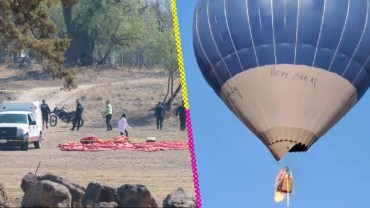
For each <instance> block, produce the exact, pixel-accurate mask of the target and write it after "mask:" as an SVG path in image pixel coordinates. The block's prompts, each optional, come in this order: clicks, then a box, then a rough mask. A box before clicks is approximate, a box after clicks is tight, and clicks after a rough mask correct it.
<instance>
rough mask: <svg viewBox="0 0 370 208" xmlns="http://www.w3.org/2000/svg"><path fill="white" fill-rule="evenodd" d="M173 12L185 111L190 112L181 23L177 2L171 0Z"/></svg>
mask: <svg viewBox="0 0 370 208" xmlns="http://www.w3.org/2000/svg"><path fill="white" fill-rule="evenodd" d="M171 10H172V18H173V31H174V34H175V42H176V51H177V62H178V66H179V71H180V82H181V92H182V99H183V101H184V107H185V109H187V110H188V109H189V107H190V106H189V102H188V91H187V88H186V78H185V69H184V59H183V57H182V48H181V38H180V28H179V21H178V18H177V7H176V0H171Z"/></svg>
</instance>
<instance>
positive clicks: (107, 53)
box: [98, 45, 113, 64]
mask: <svg viewBox="0 0 370 208" xmlns="http://www.w3.org/2000/svg"><path fill="white" fill-rule="evenodd" d="M112 48H113V45H109V48H108V51H107V52H106V53H105V54H104V57H103V58H102V59H101V60H100V61H99V62H98V64H104V63H105V62H106V61H107V60H108V58H109V55H110V54H111V52H112Z"/></svg>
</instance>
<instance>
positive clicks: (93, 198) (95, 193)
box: [82, 182, 103, 207]
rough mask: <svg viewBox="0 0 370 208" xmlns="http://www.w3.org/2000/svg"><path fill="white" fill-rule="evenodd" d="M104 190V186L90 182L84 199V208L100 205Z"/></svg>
mask: <svg viewBox="0 0 370 208" xmlns="http://www.w3.org/2000/svg"><path fill="white" fill-rule="evenodd" d="M102 190H103V185H102V184H100V183H98V182H90V183H89V185H87V188H86V191H85V194H84V196H83V197H82V206H83V207H92V206H94V205H95V204H97V203H99V198H100V194H101V192H102Z"/></svg>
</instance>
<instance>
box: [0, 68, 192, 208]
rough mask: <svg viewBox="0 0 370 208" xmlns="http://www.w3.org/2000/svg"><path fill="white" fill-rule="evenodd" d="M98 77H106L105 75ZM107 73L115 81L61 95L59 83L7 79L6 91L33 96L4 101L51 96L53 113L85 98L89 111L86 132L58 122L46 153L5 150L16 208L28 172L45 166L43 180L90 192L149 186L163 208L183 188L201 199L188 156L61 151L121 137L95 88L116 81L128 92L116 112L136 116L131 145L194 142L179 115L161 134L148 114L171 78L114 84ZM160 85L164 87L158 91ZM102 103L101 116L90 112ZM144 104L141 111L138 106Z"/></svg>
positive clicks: (5, 176)
mask: <svg viewBox="0 0 370 208" xmlns="http://www.w3.org/2000/svg"><path fill="white" fill-rule="evenodd" d="M89 73H92V75H91V76H96V77H99V76H97V75H95V74H94V73H95V72H94V71H92V72H89ZM97 73H98V74H100V75H101V74H102V72H97ZM104 73H106V74H107V75H110V76H112V78H109V77H107V78H105V80H99V79H96V80H95V81H94V82H91V80H92V79H91V78H86V75H84V76H81V77H80V80H81V81H80V82H81V86H80V87H79V89H77V90H75V91H73V92H70V93H68V92H64V91H60V90H59V89H58V86H59V85H58V82H55V81H52V80H45V79H43V78H40V79H32V80H30V79H27V78H24V77H23V78H19V75H18V74H17V75H14V76H13V77H11V76H10V77H9V76H8V77H6V78H1V80H0V90H4V89H6V90H8V89H18V90H19V89H25V88H26V89H28V90H30V89H31V90H30V92H22V93H8V94H6V95H4V96H8V95H10V96H12V97H15V98H17V100H19V98H28V99H33V100H41V99H42V98H43V97H45V95H48V101H49V102H50V103H52V104H49V105H50V107H52V105H53V104H57V103H59V104H60V102H61V101H63V102H65V103H71V105H70V106H73V101H74V99H75V98H81V97H84V100H83V102H84V103H86V104H85V111H87V112H86V120H85V125H84V127H82V128H81V129H80V131H71V130H69V129H70V127H71V125H69V126H66V124H65V123H61V122H58V124H57V125H56V126H55V127H49V128H48V129H45V130H44V140H43V143H42V147H41V149H34V148H33V145H32V144H31V145H30V149H29V150H28V151H27V152H24V151H20V150H0V158H1V160H0V167H1V168H0V182H2V183H4V185H5V188H6V192H7V194H8V198H9V201H10V204H11V205H12V206H20V201H21V198H22V196H23V192H22V190H21V188H20V184H21V180H22V178H23V177H24V176H25V175H26V174H27V173H28V172H35V171H36V168H37V166H38V164H39V162H41V164H40V167H39V169H38V172H37V175H44V174H46V173H52V174H55V175H58V176H61V177H63V178H65V179H68V180H69V181H71V182H74V183H77V184H80V185H82V186H85V187H86V186H87V185H88V183H89V182H91V181H99V182H103V183H105V184H107V185H111V186H116V187H118V186H121V185H123V184H143V185H145V186H147V188H148V189H149V190H150V192H151V193H152V195H153V196H154V198H155V199H156V201H157V203H158V205H160V206H161V205H162V201H163V199H164V198H165V197H166V196H167V195H168V194H169V193H170V192H171V191H172V190H174V189H177V188H180V187H182V188H184V189H185V190H186V191H187V192H188V193H190V194H192V195H195V194H194V185H193V177H192V169H191V162H190V153H189V151H188V150H172V151H158V152H141V151H124V150H116V151H100V152H73V151H70V152H65V151H60V150H59V148H58V147H57V146H58V144H62V143H66V142H77V141H79V140H80V139H81V138H84V137H86V136H91V135H94V136H97V137H99V138H101V139H108V138H114V137H115V136H117V135H118V132H117V123H116V120H117V119H118V115H116V116H115V118H114V119H113V126H114V129H113V131H106V127H105V125H104V119H103V118H102V117H101V115H100V108H101V107H100V105H101V106H102V107H103V106H104V104H103V102H104V100H105V99H106V96H104V95H106V92H103V91H102V90H100V91H97V90H95V91H94V89H96V88H94V85H97V84H100V85H106V86H112V83H108V82H113V81H114V82H115V84H116V85H117V87H119V88H123V89H125V90H124V92H122V91H121V92H114V93H121V94H123V95H122V96H119V94H118V95H115V96H112V97H111V98H109V99H112V101H113V102H112V105H113V106H117V105H118V103H120V107H117V108H118V109H120V111H123V110H124V111H125V112H127V111H128V112H130V115H132V117H131V120H130V117H129V118H128V123H129V124H131V126H132V129H130V130H129V138H130V140H131V141H133V142H139V141H145V139H146V137H156V139H157V140H176V141H188V138H187V134H186V131H185V132H181V131H179V121H178V119H176V118H175V117H174V116H173V115H169V117H167V118H166V119H165V122H164V129H163V130H162V131H159V130H157V129H156V128H155V121H154V117H153V115H152V112H149V111H148V109H149V108H150V107H151V106H153V104H155V102H156V101H157V100H158V98H159V97H161V96H162V95H163V93H164V92H165V91H166V87H163V86H166V77H165V76H163V75H161V74H160V73H156V74H155V75H156V77H155V76H154V77H155V79H153V76H150V74H149V75H148V73H147V72H145V71H144V72H140V73H136V75H135V76H137V77H136V79H134V80H132V79H129V77H127V76H122V77H121V79H120V80H114V77H117V75H114V74H112V73H110V72H104ZM141 75H142V76H141ZM144 75H145V76H144ZM146 75H148V76H146ZM123 77H125V78H123ZM148 77H149V78H148ZM84 79H85V81H84ZM125 79H127V80H125ZM130 80H131V81H132V82H135V83H136V85H134V84H131V85H130V87H131V88H130V87H125V84H129V83H130ZM158 83H161V84H160V85H158ZM84 84H85V86H84ZM154 85H155V87H154ZM27 86H28V88H27ZM40 86H43V92H38V91H37V90H34V91H32V89H36V88H40ZM132 86H136V87H132ZM95 87H96V86H95ZM139 92H142V94H143V95H140V98H137V97H134V95H135V94H138V93H139ZM144 92H148V93H144ZM99 93H100V94H99ZM144 94H147V95H144ZM127 95H129V97H130V98H129V99H122V97H124V98H127V97H126V96H127ZM113 97H114V99H113ZM97 100H98V101H100V102H99V104H98V105H99V110H97V109H96V110H95V111H93V110H88V109H89V108H90V109H91V108H92V107H89V106H94V102H95V103H96V101H97ZM138 103H139V105H137V104H138ZM95 105H97V104H95ZM117 108H116V109H117ZM130 121H131V122H130Z"/></svg>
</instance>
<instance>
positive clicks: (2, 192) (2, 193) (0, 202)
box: [0, 183, 8, 207]
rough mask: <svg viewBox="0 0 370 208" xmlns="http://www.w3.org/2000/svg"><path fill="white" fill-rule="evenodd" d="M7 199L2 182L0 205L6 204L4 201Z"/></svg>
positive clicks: (0, 185)
mask: <svg viewBox="0 0 370 208" xmlns="http://www.w3.org/2000/svg"><path fill="white" fill-rule="evenodd" d="M7 200H8V197H7V196H6V193H5V187H4V185H3V184H2V183H0V207H3V206H5V205H6V202H7Z"/></svg>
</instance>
